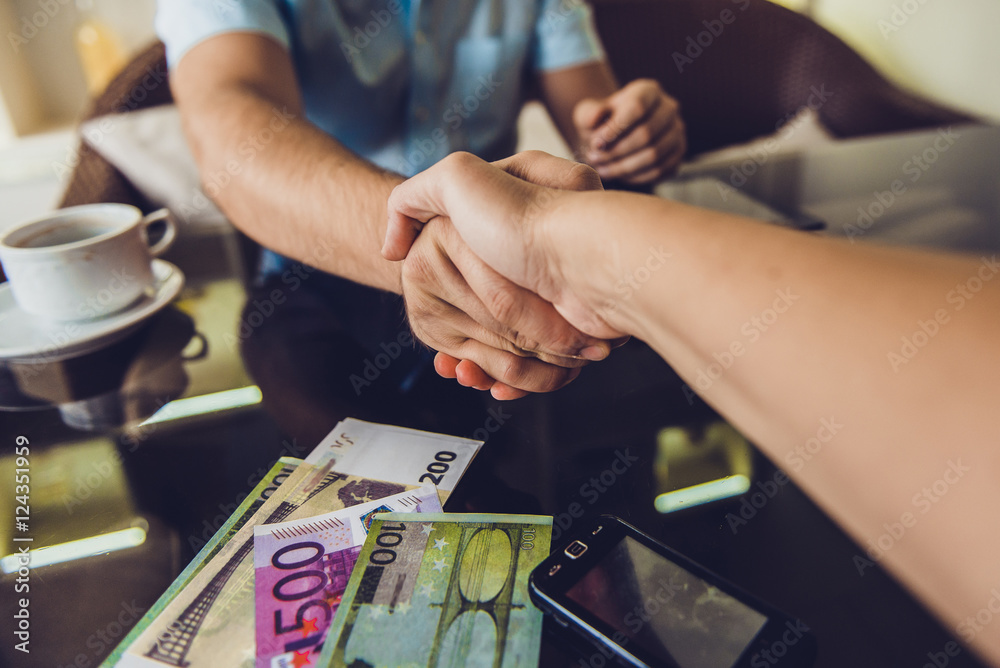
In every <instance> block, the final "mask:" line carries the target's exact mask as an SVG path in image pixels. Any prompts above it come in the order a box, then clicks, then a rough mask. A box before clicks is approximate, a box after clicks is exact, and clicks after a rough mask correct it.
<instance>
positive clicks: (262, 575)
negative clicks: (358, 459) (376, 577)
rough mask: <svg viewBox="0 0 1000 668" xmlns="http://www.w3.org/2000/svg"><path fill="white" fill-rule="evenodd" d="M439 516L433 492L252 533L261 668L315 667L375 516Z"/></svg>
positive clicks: (421, 490)
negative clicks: (428, 514)
mask: <svg viewBox="0 0 1000 668" xmlns="http://www.w3.org/2000/svg"><path fill="white" fill-rule="evenodd" d="M391 511H399V512H406V513H428V512H429V513H435V512H440V511H441V503H440V502H439V500H438V495H437V492H436V491H435V489H434V487H433V486H430V485H425V486H424V487H421V488H419V489H415V490H412V491H409V492H403V493H401V494H396V495H393V496H389V497H386V498H384V499H378V500H375V501H370V502H368V503H362V504H359V505H356V506H352V507H350V508H345V509H343V510H335V511H333V512H330V513H326V514H325V515H319V516H316V517H310V518H306V519H301V520H293V521H290V522H281V523H279V524H266V525H261V526H257V527H254V569H255V583H254V589H255V592H256V596H255V599H256V618H257V668H304V667H305V666H314V665H316V658H317V657H318V656H319V652H320V650H322V646H323V640H324V639H325V638H326V633H327V630H328V629H329V628H330V623H331V622H332V621H333V617H334V615H335V614H336V612H337V608H338V606H339V604H340V600H341V596H342V595H343V593H344V589H345V588H346V587H347V581H348V578H350V576H351V571H352V570H353V569H354V563H355V561H357V556H358V553H359V552H360V551H361V546H362V545H363V544H364V542H365V538H366V537H367V536H368V529H369V527H370V526H371V524H372V521H373V518H374V515H375V514H376V513H383V512H391Z"/></svg>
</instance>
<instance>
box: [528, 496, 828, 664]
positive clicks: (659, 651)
mask: <svg viewBox="0 0 1000 668" xmlns="http://www.w3.org/2000/svg"><path fill="white" fill-rule="evenodd" d="M529 589H530V592H531V598H532V600H533V601H534V602H535V604H536V605H537V606H538V607H539V608H541V609H542V610H543V611H544V612H546V613H548V614H550V615H552V616H553V617H554V619H555V621H556V622H558V623H559V624H560V625H561V626H565V627H567V628H569V629H570V630H572V631H575V632H576V633H578V634H579V635H581V636H583V637H584V638H585V639H587V640H588V641H589V642H590V643H591V644H592V645H594V646H595V656H594V657H593V658H594V659H595V660H597V659H598V657H597V654H596V653H597V652H599V653H600V654H602V655H603V657H601V658H600V660H598V661H597V663H600V664H601V665H604V662H605V660H607V659H611V658H612V657H613V658H614V659H616V660H617V661H618V662H619V663H622V664H624V665H631V666H669V667H670V668H744V667H749V668H772V667H777V668H791V667H793V666H795V667H798V666H810V665H812V663H813V661H814V659H815V655H816V641H815V639H814V638H813V636H812V634H811V633H810V631H809V628H808V627H807V626H806V625H805V624H803V623H802V622H801V621H799V620H797V619H794V618H793V617H790V616H788V615H786V614H784V613H782V612H779V611H778V610H775V609H774V608H772V607H771V606H769V605H767V604H766V603H763V602H762V601H759V600H757V599H756V598H754V597H752V596H751V595H750V594H747V593H746V592H744V591H743V590H741V589H739V588H738V587H736V586H735V585H733V584H731V583H729V582H726V581H725V580H723V579H722V578H720V577H719V576H718V575H715V574H714V573H712V572H710V571H708V570H706V569H705V568H703V567H702V566H699V565H698V564H696V563H695V562H693V561H691V560H690V559H688V558H686V557H684V556H682V555H680V554H678V553H676V552H674V551H673V550H671V549H670V548H668V547H667V546H665V545H663V544H662V543H660V542H658V541H656V540H655V539H653V538H651V537H649V536H647V535H646V534H644V533H642V532H641V531H639V530H638V529H636V528H635V527H633V526H631V525H629V524H626V523H625V522H623V521H622V520H620V519H619V518H617V517H612V516H611V515H601V516H600V517H598V518H597V519H595V520H593V521H592V522H591V523H590V524H588V525H587V526H586V527H584V528H582V529H581V531H580V533H579V534H578V535H576V536H575V537H574V538H573V539H572V540H570V542H569V543H568V544H566V545H565V546H564V547H562V548H560V549H558V550H556V551H555V552H553V553H552V554H551V555H550V556H549V557H548V558H547V559H545V561H543V562H542V563H541V564H539V565H538V567H537V568H535V570H534V571H532V573H531V579H530V583H529ZM584 663H586V662H584ZM590 665H596V663H595V661H591V662H590Z"/></svg>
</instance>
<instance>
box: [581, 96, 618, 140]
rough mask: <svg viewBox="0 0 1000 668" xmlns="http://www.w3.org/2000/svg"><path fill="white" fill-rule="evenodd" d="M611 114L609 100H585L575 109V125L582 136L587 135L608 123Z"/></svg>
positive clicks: (590, 98)
mask: <svg viewBox="0 0 1000 668" xmlns="http://www.w3.org/2000/svg"><path fill="white" fill-rule="evenodd" d="M611 112H612V108H611V105H610V103H609V98H605V99H603V100H597V99H594V98H592V97H588V98H585V99H583V100H580V101H579V102H577V103H576V106H574V107H573V125H574V126H576V129H577V131H578V132H580V133H581V134H587V133H589V132H590V131H592V130H594V129H595V128H597V127H598V126H599V125H600V124H601V123H603V122H604V121H606V120H607V119H608V117H609V116H610V115H611Z"/></svg>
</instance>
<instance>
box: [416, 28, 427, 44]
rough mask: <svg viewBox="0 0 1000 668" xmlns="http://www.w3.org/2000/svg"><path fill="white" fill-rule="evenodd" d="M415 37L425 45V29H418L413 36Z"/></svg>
mask: <svg viewBox="0 0 1000 668" xmlns="http://www.w3.org/2000/svg"><path fill="white" fill-rule="evenodd" d="M413 39H414V41H415V42H416V43H417V44H419V45H420V46H423V45H424V44H426V43H427V35H426V34H425V33H424V31H423V30H418V31H417V33H416V34H415V35H414V36H413Z"/></svg>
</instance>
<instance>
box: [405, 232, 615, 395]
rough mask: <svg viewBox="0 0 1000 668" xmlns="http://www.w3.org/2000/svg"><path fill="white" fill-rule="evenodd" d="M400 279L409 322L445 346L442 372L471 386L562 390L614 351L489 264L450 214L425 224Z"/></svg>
mask: <svg viewBox="0 0 1000 668" xmlns="http://www.w3.org/2000/svg"><path fill="white" fill-rule="evenodd" d="M402 279H403V298H404V300H405V303H406V312H407V314H408V316H409V319H410V327H411V328H412V329H413V332H414V334H415V335H416V336H417V338H419V339H420V340H421V341H423V342H424V343H426V344H427V345H428V346H430V347H431V348H433V349H435V350H437V351H439V353H438V357H437V359H436V360H435V367H436V368H437V369H438V371H439V372H440V373H442V375H444V376H446V377H450V378H458V380H459V382H460V383H462V384H463V385H466V386H468V387H474V388H476V389H479V390H492V392H493V394H494V396H495V397H496V398H498V399H516V398H518V397H521V396H524V395H525V394H528V393H529V392H549V391H552V390H555V389H558V388H560V387H562V386H563V385H566V384H567V383H569V382H570V381H572V380H573V379H574V378H576V377H577V376H578V375H579V373H580V368H579V367H581V366H582V365H584V364H586V363H587V360H600V359H604V358H605V357H606V356H607V355H608V353H609V351H610V346H609V344H608V343H607V342H605V341H602V340H600V339H596V338H594V337H590V336H587V335H585V334H583V333H582V332H580V331H579V330H578V329H576V328H575V327H573V326H571V325H570V324H569V323H567V322H566V320H565V319H563V317H562V316H561V315H559V313H557V312H556V310H555V308H553V306H552V304H550V303H548V302H546V301H545V300H544V299H542V298H541V297H539V296H538V295H536V294H534V293H533V292H530V291H528V290H525V289H524V288H521V287H519V286H517V285H515V284H513V283H512V282H510V281H509V280H507V279H506V278H503V277H502V276H500V275H499V274H498V273H496V272H495V271H494V270H493V269H491V268H490V267H489V266H487V265H486V264H484V263H483V261H482V260H481V259H479V258H478V257H477V256H476V255H475V254H474V253H473V252H472V251H471V250H470V249H469V247H468V246H467V245H466V243H465V242H464V241H463V240H462V238H461V236H460V235H459V233H458V231H457V230H455V228H454V226H453V225H452V224H451V221H450V220H449V219H447V218H442V217H437V218H433V219H432V220H431V221H430V222H429V223H428V224H427V225H426V226H425V227H424V229H423V231H422V232H421V234H420V236H419V237H418V238H417V240H416V241H415V242H414V243H413V246H412V248H411V249H410V250H409V253H408V254H407V256H406V260H405V262H404V263H403V270H402ZM448 359H450V360H454V362H453V363H452V364H451V365H450V368H449V365H447V364H445V365H444V366H442V364H443V363H444V361H445V360H448ZM459 360H462V362H461V364H460V363H459ZM456 368H458V370H456ZM442 369H445V370H447V371H446V372H442ZM494 379H496V380H497V381H499V382H498V383H496V382H494Z"/></svg>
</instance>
